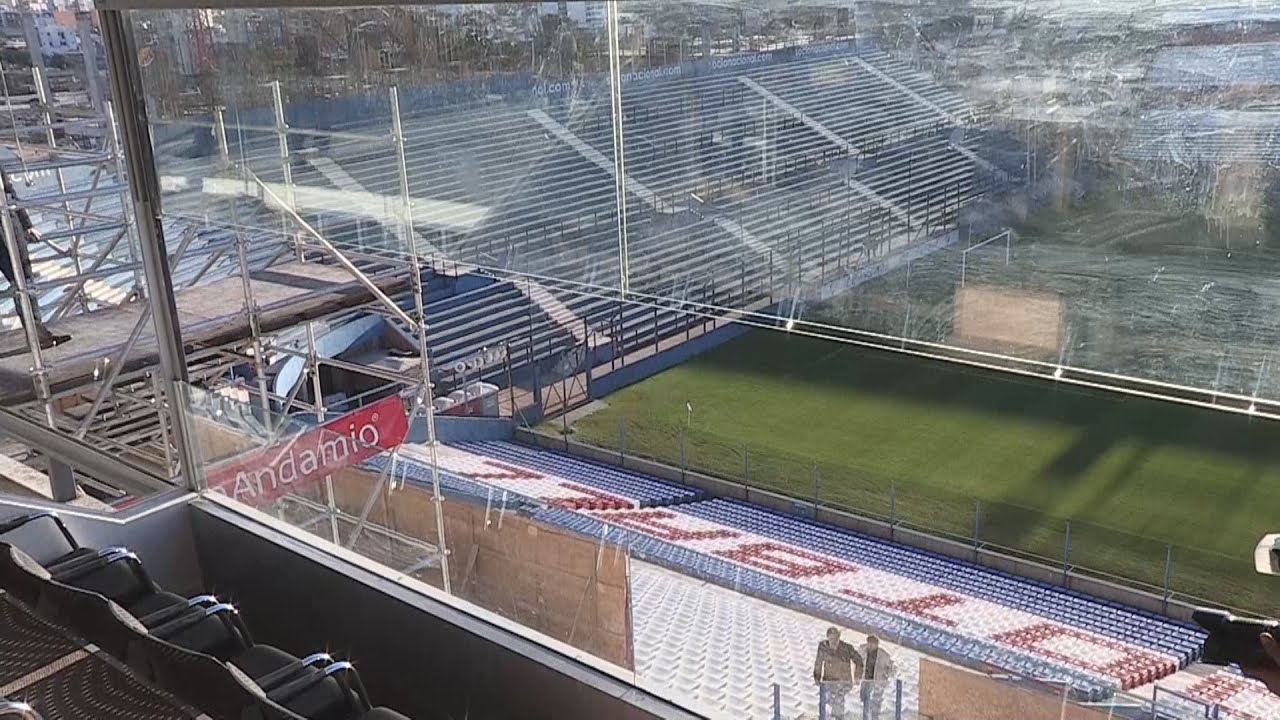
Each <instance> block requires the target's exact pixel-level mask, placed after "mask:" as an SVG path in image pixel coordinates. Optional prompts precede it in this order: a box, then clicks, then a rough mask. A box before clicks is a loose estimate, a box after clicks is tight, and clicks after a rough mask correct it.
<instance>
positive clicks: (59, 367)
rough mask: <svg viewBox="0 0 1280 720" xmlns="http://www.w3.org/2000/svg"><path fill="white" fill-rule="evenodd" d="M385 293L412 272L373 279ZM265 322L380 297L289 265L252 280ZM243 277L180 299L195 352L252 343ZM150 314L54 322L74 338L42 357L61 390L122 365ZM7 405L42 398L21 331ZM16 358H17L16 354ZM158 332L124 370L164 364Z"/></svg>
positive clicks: (309, 266) (289, 323)
mask: <svg viewBox="0 0 1280 720" xmlns="http://www.w3.org/2000/svg"><path fill="white" fill-rule="evenodd" d="M370 279H371V280H373V282H374V284H375V285H376V286H377V287H378V288H379V289H380V290H382V291H383V292H384V293H387V294H389V295H394V294H397V293H401V292H404V291H406V290H409V289H410V288H411V287H412V284H411V282H410V277H409V273H408V272H406V271H405V270H404V269H399V270H393V271H386V272H383V273H379V274H374V275H371V276H370ZM250 283H251V285H252V288H253V294H254V301H255V303H256V304H257V306H258V317H259V323H260V326H261V328H262V331H263V332H264V333H271V332H276V331H279V330H283V329H285V328H289V327H293V326H295V325H298V324H300V323H303V322H306V321H307V320H315V319H319V318H322V317H326V316H328V315H331V314H333V313H335V312H340V311H343V310H349V309H351V308H355V307H358V306H361V305H366V304H369V303H371V302H374V301H375V299H374V297H373V295H372V294H371V293H370V292H369V291H368V290H367V289H366V288H365V287H364V286H363V285H361V284H360V283H359V282H358V281H357V280H355V279H354V278H353V277H352V276H351V275H350V274H349V273H347V272H346V271H345V270H343V269H341V268H337V267H333V266H328V265H320V264H318V263H297V262H292V263H287V264H284V265H280V266H278V267H275V268H272V269H271V270H268V271H263V272H260V273H255V274H254V275H252V276H251V278H250ZM244 304H245V303H244V290H243V286H242V283H241V280H240V278H239V277H232V278H224V279H221V280H217V281H214V282H211V283H207V284H204V285H199V286H196V287H194V288H190V289H188V290H183V291H182V292H180V293H179V295H178V297H177V306H178V320H179V323H180V325H181V328H182V338H183V342H184V344H185V345H186V346H187V348H188V349H189V350H190V349H194V348H200V347H216V346H220V345H227V344H231V343H235V342H237V341H245V340H248V339H249V336H250V331H249V318H248V315H247V313H246V312H245V310H244ZM142 311H143V305H142V304H141V303H132V304H130V305H125V306H121V307H117V308H111V309H108V310H102V311H100V312H95V313H90V314H87V315H76V316H72V317H69V318H65V319H63V320H60V321H58V322H55V323H53V324H52V325H51V326H50V327H51V329H52V330H54V331H55V332H58V333H66V334H69V335H71V337H72V339H71V341H70V342H68V343H64V344H62V345H59V346H58V347H55V348H50V349H48V350H45V351H44V352H43V353H42V358H43V359H44V362H45V366H46V371H47V373H48V376H49V384H50V386H51V387H52V389H53V392H55V393H58V392H65V391H68V390H72V389H75V388H78V387H81V386H85V385H91V384H93V383H95V382H96V378H95V376H94V372H95V369H96V370H97V371H98V372H99V373H102V372H105V371H106V368H107V367H108V366H109V364H110V363H113V362H118V361H119V357H118V356H119V354H120V351H121V350H122V349H123V348H124V345H125V343H126V341H127V340H128V339H129V334H130V333H131V332H132V331H133V328H134V326H135V325H136V324H137V322H138V318H139V317H140V316H141V314H142ZM6 353H9V355H8V356H7V357H2V358H0V405H7V406H11V405H20V404H23V403H27V402H31V401H33V400H35V399H36V395H35V388H34V386H33V384H32V382H31V375H30V369H31V358H30V356H29V355H28V354H27V352H26V340H25V336H24V335H23V334H22V332H21V331H14V332H10V333H6V334H5V335H3V336H0V355H4V354H6ZM15 353H16V354H15ZM158 362H159V358H158V355H157V347H156V340H155V332H154V330H153V329H152V327H151V325H150V323H148V325H147V327H146V328H145V329H144V330H143V333H142V335H141V336H140V338H139V340H138V343H137V345H136V346H135V347H134V349H133V352H132V353H131V354H130V357H128V358H126V359H125V361H124V364H125V367H124V368H123V372H134V371H137V370H141V369H144V368H147V367H151V366H154V365H157V364H158Z"/></svg>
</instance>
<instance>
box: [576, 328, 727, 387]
mask: <svg viewBox="0 0 1280 720" xmlns="http://www.w3.org/2000/svg"><path fill="white" fill-rule="evenodd" d="M750 329H751V328H749V327H747V326H746V325H739V324H737V323H730V324H728V325H725V326H724V327H720V328H716V329H715V330H712V331H711V332H709V333H707V334H706V335H700V336H698V337H696V338H693V339H691V340H689V341H688V342H683V343H680V344H679V345H676V346H675V347H673V348H671V349H669V350H664V351H663V352H660V353H658V354H656V355H651V356H649V357H647V358H644V359H643V360H639V361H636V362H634V363H628V364H627V366H626V367H622V368H618V369H616V370H611V371H610V372H609V373H607V374H605V375H599V376H597V375H594V374H593V375H592V377H591V383H590V387H589V388H588V391H589V393H590V396H591V398H592V399H593V400H594V399H597V398H602V397H604V396H605V395H608V394H609V393H612V392H616V391H618V390H621V389H622V388H624V387H627V386H628V385H633V384H635V383H638V382H640V381H641V380H644V379H646V378H650V377H652V376H654V375H657V374H658V373H660V372H662V371H663V370H667V369H669V368H673V367H675V366H676V365H679V364H681V363H683V362H687V361H688V360H691V359H692V358H694V357H696V356H698V355H701V354H702V353H704V352H707V351H708V350H711V349H713V348H715V347H717V346H719V345H722V344H724V343H726V342H728V341H730V340H732V339H734V338H736V337H739V336H741V335H743V334H745V333H746V332H747V331H748V330H750Z"/></svg>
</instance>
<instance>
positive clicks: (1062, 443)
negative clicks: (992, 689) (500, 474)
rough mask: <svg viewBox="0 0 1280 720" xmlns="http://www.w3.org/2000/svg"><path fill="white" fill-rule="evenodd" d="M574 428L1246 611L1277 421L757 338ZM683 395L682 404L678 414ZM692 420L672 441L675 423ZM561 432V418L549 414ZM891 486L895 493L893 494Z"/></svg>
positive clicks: (1276, 503) (1278, 445)
mask: <svg viewBox="0 0 1280 720" xmlns="http://www.w3.org/2000/svg"><path fill="white" fill-rule="evenodd" d="M606 402H607V404H608V406H609V407H608V408H607V409H604V410H601V411H598V412H595V413H593V414H591V415H589V416H587V417H585V418H583V419H581V420H579V421H578V422H577V423H576V424H575V425H574V428H573V432H574V433H575V437H576V438H577V439H579V440H582V441H584V442H589V443H592V444H595V445H599V446H602V447H609V448H616V447H618V443H619V430H620V427H622V426H623V425H624V424H625V435H626V447H625V451H626V452H627V453H628V454H633V455H638V456H645V457H650V458H654V459H660V460H664V461H666V462H669V463H671V464H679V462H680V435H681V433H682V431H683V432H685V434H686V440H685V446H686V453H685V455H686V462H687V465H688V467H689V468H690V469H695V470H699V471H702V472H706V473H709V474H712V475H717V476H721V477H725V478H733V479H738V480H741V479H742V478H743V474H744V463H743V448H744V446H745V448H746V454H747V463H746V475H747V481H748V482H749V483H751V484H752V485H756V486H760V487H764V488H769V489H774V490H779V491H782V492H785V493H788V494H791V495H794V496H797V497H800V498H803V499H806V500H808V499H812V498H813V496H814V481H813V470H814V469H815V468H816V470H817V474H818V478H819V479H818V495H819V498H820V500H821V501H822V502H823V503H826V504H828V505H833V506H838V507H843V508H847V509H852V510H856V511H859V512H862V513H865V514H870V515H875V516H879V517H887V516H889V515H890V512H891V511H890V500H889V498H890V496H891V495H892V496H893V497H894V504H893V515H894V517H895V518H896V519H897V520H898V521H900V522H903V523H905V524H907V525H910V526H913V527H921V528H927V529H930V530H933V531H935V532H942V533H948V534H951V535H957V536H963V537H970V538H971V537H972V535H973V532H974V516H975V501H978V503H979V504H980V510H979V511H978V513H977V514H978V515H979V517H980V531H979V535H980V538H981V539H982V541H983V542H987V543H990V544H993V545H999V546H1002V547H1006V548H1011V549H1013V550H1016V551H1017V552H1020V553H1027V554H1033V555H1036V556H1039V557H1043V558H1051V559H1052V562H1054V563H1061V562H1062V557H1063V547H1064V539H1065V537H1064V535H1065V532H1066V525H1067V521H1068V520H1069V521H1070V526H1071V527H1070V533H1071V548H1072V550H1071V557H1070V561H1071V563H1072V564H1073V565H1076V566H1078V567H1081V568H1088V569H1089V570H1091V571H1093V572H1095V573H1106V574H1110V575H1114V576H1117V577H1123V578H1126V579H1130V580H1134V581H1138V582H1142V583H1146V584H1149V585H1154V586H1157V587H1159V586H1162V585H1163V580H1164V574H1165V558H1166V551H1167V548H1168V547H1169V546H1172V560H1173V562H1172V575H1171V578H1170V586H1171V587H1172V588H1173V589H1174V590H1175V591H1176V592H1177V593H1179V594H1186V595H1190V596H1195V597H1202V598H1208V599H1211V600H1213V601H1216V602H1219V603H1222V604H1225V605H1229V606H1233V607H1237V608H1243V609H1247V610H1254V611H1262V612H1273V613H1274V612H1276V611H1280V579H1275V580H1272V579H1271V578H1263V577H1259V576H1256V575H1255V574H1253V572H1252V560H1251V556H1252V550H1253V546H1254V545H1255V544H1256V542H1257V540H1258V538H1259V537H1260V536H1261V535H1262V534H1263V533H1265V532H1268V531H1280V442H1277V440H1280V432H1278V430H1280V426H1277V425H1276V424H1274V423H1271V422H1266V421H1259V420H1250V419H1249V418H1245V417H1240V416H1235V415H1228V414H1225V413H1218V412H1210V411H1200V410H1196V409H1191V408H1185V407H1180V406H1176V405H1172V404H1165V403H1157V402H1152V401H1145V400H1139V399H1134V398H1127V397H1123V396H1118V395H1110V394H1103V393H1093V392H1084V391H1082V390H1080V389H1077V388H1072V387H1070V386H1066V385H1056V386H1055V385H1048V384H1044V383H1040V382H1033V381H1030V380H1025V381H1024V380H1020V379H1016V378H1013V377H1010V376H1006V375H998V374H994V373H987V372H982V371H977V370H972V369H966V368H961V367H957V366H952V365H949V364H945V363H938V362H932V361H926V360H919V359H913V358H908V357H900V356H896V355H892V354H888V353H882V352H874V351H868V350H862V349H858V348H854V347H851V346H846V345H841V344H837V343H831V342H823V341H817V340H812V339H807V338H800V337H796V336H790V335H786V334H783V333H780V332H767V331H755V332H753V333H751V334H749V335H747V336H745V337H743V338H741V339H739V340H736V341H734V342H732V343H729V344H727V345H724V346H722V347H721V348H719V349H717V350H715V351H713V352H712V353H709V354H707V355H705V356H703V357H701V358H699V359H697V360H695V361H693V362H690V363H687V364H685V365H683V366H681V367H678V368H675V369H672V370H669V371H667V372H665V373H663V374H661V375H659V376H657V377H654V378H651V379H650V380H648V381H645V382H643V383H640V384H638V385H635V386H632V387H630V388H627V389H625V390H623V391H621V392H618V393H616V394H614V395H612V396H610V397H608V398H606ZM686 402H688V403H691V404H692V405H693V408H694V411H693V414H692V420H691V422H690V421H689V418H688V417H687V412H686V406H685V404H686ZM687 422H690V424H689V427H688V429H687V430H685V428H686V423H687ZM556 426H557V427H558V423H556ZM891 488H892V490H891Z"/></svg>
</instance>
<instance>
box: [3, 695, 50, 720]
mask: <svg viewBox="0 0 1280 720" xmlns="http://www.w3.org/2000/svg"><path fill="white" fill-rule="evenodd" d="M0 720H41V717H40V713H38V712H36V711H35V710H32V709H31V706H30V705H28V704H26V703H24V702H17V701H15V700H6V699H4V698H0Z"/></svg>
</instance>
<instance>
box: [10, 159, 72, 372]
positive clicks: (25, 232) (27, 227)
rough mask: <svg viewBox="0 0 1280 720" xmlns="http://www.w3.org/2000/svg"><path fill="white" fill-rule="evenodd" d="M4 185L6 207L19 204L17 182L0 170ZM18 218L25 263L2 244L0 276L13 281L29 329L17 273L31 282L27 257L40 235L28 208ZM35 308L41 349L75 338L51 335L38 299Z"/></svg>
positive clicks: (17, 306)
mask: <svg viewBox="0 0 1280 720" xmlns="http://www.w3.org/2000/svg"><path fill="white" fill-rule="evenodd" d="M0 184H3V186H4V196H3V200H4V204H5V205H8V204H9V203H15V204H16V203H17V200H18V195H17V193H16V192H15V191H14V189H13V182H12V181H11V180H10V179H9V174H8V173H6V172H4V171H3V170H0ZM0 212H3V210H0ZM14 215H15V216H16V217H17V219H18V227H20V228H21V229H22V233H21V235H19V236H18V237H17V238H16V240H17V243H16V244H17V245H18V252H19V253H20V254H21V255H22V257H21V258H19V260H21V263H16V264H15V263H14V262H13V258H12V257H9V245H8V243H4V242H0V274H3V275H4V278H5V279H6V280H8V281H9V287H10V289H12V291H13V304H14V308H15V310H17V313H18V321H19V322H21V323H22V324H23V325H24V326H25V325H26V324H27V318H26V316H25V315H24V314H23V312H22V303H21V299H20V298H19V297H18V283H17V276H16V273H17V271H18V269H19V268H21V270H22V274H23V277H24V278H26V279H27V280H28V281H30V279H31V262H30V260H28V258H27V246H28V245H30V244H31V243H32V242H33V241H35V240H37V239H38V235H37V233H36V229H35V225H34V223H32V222H31V216H30V215H29V214H28V213H27V211H26V210H25V209H19V210H18V211H17V212H15V213H14ZM32 307H33V309H34V310H35V314H36V317H35V324H36V327H35V330H36V338H37V339H38V340H39V342H40V347H41V348H43V349H46V350H47V349H49V348H51V347H53V346H54V345H60V344H62V343H65V342H67V341H68V340H70V339H71V336H70V335H56V334H54V333H53V332H51V331H50V330H49V328H47V327H45V326H44V323H43V322H42V321H41V320H40V311H39V309H37V308H35V299H34V298H32Z"/></svg>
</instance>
